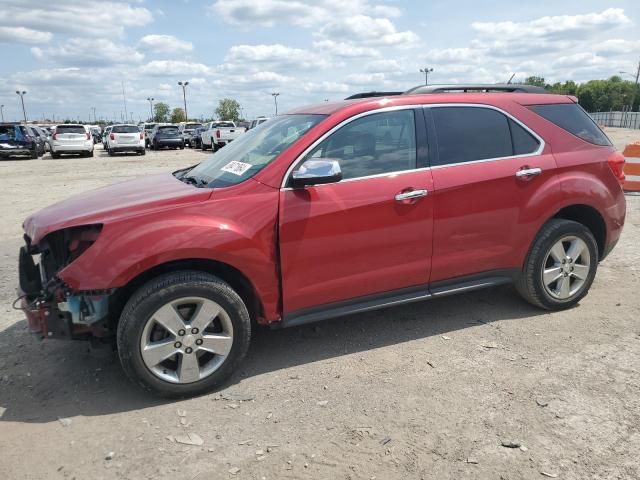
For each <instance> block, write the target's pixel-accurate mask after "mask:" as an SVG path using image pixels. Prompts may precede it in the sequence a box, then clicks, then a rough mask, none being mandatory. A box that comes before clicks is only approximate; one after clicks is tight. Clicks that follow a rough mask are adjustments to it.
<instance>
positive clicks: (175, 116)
mask: <svg viewBox="0 0 640 480" xmlns="http://www.w3.org/2000/svg"><path fill="white" fill-rule="evenodd" d="M216 115H217V117H218V118H219V119H220V120H230V121H233V122H237V121H238V120H240V103H238V101H237V100H234V99H233V98H223V99H222V100H220V101H219V102H218V107H217V108H216ZM153 121H154V122H157V123H167V122H170V123H180V122H186V121H187V118H186V116H185V114H184V109H183V108H180V107H177V108H174V109H173V110H171V108H170V107H169V105H168V104H166V103H164V102H158V103H156V104H155V105H154V106H153Z"/></svg>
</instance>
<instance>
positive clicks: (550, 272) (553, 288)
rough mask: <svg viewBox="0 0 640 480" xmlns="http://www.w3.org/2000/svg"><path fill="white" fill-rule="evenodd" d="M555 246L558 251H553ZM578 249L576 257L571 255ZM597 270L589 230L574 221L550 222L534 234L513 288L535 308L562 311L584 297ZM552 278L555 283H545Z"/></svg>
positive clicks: (596, 245)
mask: <svg viewBox="0 0 640 480" xmlns="http://www.w3.org/2000/svg"><path fill="white" fill-rule="evenodd" d="M560 242H562V243H560ZM558 245H560V248H562V250H557V247H558ZM572 249H573V250H572ZM578 250H580V253H579V254H578V255H575V254H573V253H572V251H575V252H578ZM563 254H564V258H563V260H562V261H560V258H562V255H563ZM574 257H575V258H574ZM556 259H557V260H556ZM545 270H546V271H547V277H546V279H545V278H544V276H543V272H544V271H545ZM597 270H598V244H597V242H596V239H595V238H594V236H593V234H592V233H591V231H590V230H589V229H588V228H587V227H585V226H584V225H582V224H581V223H578V222H574V221H571V220H564V219H553V220H550V221H549V222H547V223H546V224H545V225H544V226H543V227H542V229H541V230H540V232H538V235H537V236H536V238H535V240H534V242H533V245H532V247H531V250H530V251H529V254H528V255H527V259H526V261H525V264H524V268H523V270H522V274H521V276H520V278H519V279H518V280H517V282H516V288H517V289H518V292H519V293H520V295H522V297H523V298H524V299H525V300H527V301H528V302H529V303H531V304H533V305H535V306H537V307H540V308H544V309H546V310H564V309H567V308H571V307H573V306H574V305H576V304H577V303H578V302H579V301H580V300H581V299H582V298H584V297H585V295H586V294H587V293H588V292H589V288H591V284H592V283H593V279H594V278H595V275H596V271H597ZM553 278H556V280H555V281H553V282H552V283H547V282H548V281H549V280H551V279H553ZM545 280H546V281H545ZM565 282H568V283H565ZM563 287H564V288H563Z"/></svg>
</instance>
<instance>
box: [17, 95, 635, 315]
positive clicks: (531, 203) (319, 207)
mask: <svg viewBox="0 0 640 480" xmlns="http://www.w3.org/2000/svg"><path fill="white" fill-rule="evenodd" d="M571 102H572V100H571V99H570V98H568V97H564V96H557V95H538V94H517V93H491V94H487V93H481V94H471V93H469V94H432V95H416V96H398V97H391V98H383V99H381V98H374V99H361V100H352V101H346V102H336V103H323V104H320V105H315V106H311V107H305V108H301V109H298V110H297V111H296V112H292V113H319V114H325V115H328V116H327V118H325V119H324V120H323V121H321V122H320V123H318V124H317V125H316V126H315V127H313V128H312V129H311V130H309V131H308V132H307V133H306V134H305V135H303V136H302V137H301V138H299V139H298V140H297V141H296V142H295V143H294V144H293V145H291V146H290V147H289V148H288V149H286V150H285V151H284V152H282V153H281V154H280V155H279V156H278V157H277V158H276V159H275V160H274V161H272V162H271V163H270V164H269V165H268V166H266V167H265V168H264V169H263V170H261V171H260V172H258V173H257V174H256V175H255V176H254V177H253V179H251V180H247V181H245V182H243V183H241V184H239V185H236V186H233V187H227V188H220V189H213V190H211V189H206V188H196V187H194V186H193V185H187V184H185V183H182V182H180V181H179V180H177V179H176V178H174V177H173V175H171V174H169V173H167V174H164V175H158V176H151V177H146V178H142V179H138V180H133V181H128V182H124V183H121V184H117V185H112V186H109V187H105V188H102V189H98V190H95V191H93V192H88V193H85V194H82V195H79V196H76V197H73V198H71V199H69V200H65V201H63V202H60V203H58V204H56V205H53V206H51V207H48V208H45V209H43V210H41V211H40V212H38V213H36V214H34V215H32V216H30V217H29V218H28V219H27V220H26V221H25V223H24V228H25V232H26V233H27V235H29V237H30V238H31V239H32V241H33V243H34V244H37V243H38V242H39V241H40V240H42V239H43V238H44V237H45V236H46V235H47V234H49V233H51V232H54V231H57V230H60V229H63V228H68V227H73V226H78V225H86V224H93V223H100V224H102V225H103V228H102V232H101V234H100V235H99V237H98V239H97V241H96V242H95V243H94V244H93V245H92V246H91V247H90V248H89V249H88V250H87V251H86V252H84V253H83V254H82V255H81V256H80V257H79V258H77V259H76V260H74V261H73V262H72V263H71V264H69V265H68V266H66V267H65V268H63V269H62V270H61V271H60V272H58V276H59V277H60V278H61V279H62V280H63V281H64V282H65V283H67V284H68V285H69V286H70V287H71V288H73V289H76V290H80V291H82V290H103V289H113V288H119V287H122V286H124V285H127V283H128V282H130V281H132V280H133V279H135V278H136V277H137V276H138V275H140V274H142V273H144V272H146V271H148V270H149V269H152V268H154V267H157V266H159V265H162V264H165V263H167V262H173V261H178V260H198V259H203V260H214V261H217V262H223V263H226V264H228V265H230V266H232V267H234V268H236V269H237V270H239V271H240V272H241V273H242V274H243V275H244V276H245V277H246V278H247V279H249V281H250V282H251V284H252V286H253V288H254V290H255V292H256V294H257V296H258V298H259V300H260V303H261V305H262V309H263V316H262V317H261V321H264V322H267V323H268V322H274V321H277V320H279V319H280V318H281V316H282V315H283V313H290V312H293V311H297V310H300V309H304V308H308V307H314V306H319V305H322V304H328V303H332V302H337V301H341V300H347V299H351V298H354V297H360V296H365V295H369V294H373V293H379V292H386V291H389V290H395V289H399V288H403V287H409V286H414V285H422V284H427V283H429V282H435V281H439V280H445V279H449V278H455V277H460V276H464V275H470V274H474V273H479V272H483V271H487V270H496V269H503V268H520V267H521V266H522V263H523V261H524V258H525V256H526V254H527V252H528V250H529V247H530V245H531V242H532V241H533V239H534V237H535V234H536V233H537V231H538V230H539V229H540V227H541V226H542V224H544V222H546V221H547V220H548V219H549V218H551V217H552V216H553V215H554V214H556V213H557V212H558V211H559V210H560V209H561V208H563V207H564V206H568V205H574V204H584V205H589V206H592V207H593V208H594V209H596V210H597V211H598V212H599V213H600V214H601V215H602V217H603V218H604V220H605V223H606V227H607V238H606V243H607V245H611V244H613V243H615V241H616V240H617V238H618V237H619V235H620V231H621V229H622V225H623V224H624V215H625V202H624V197H623V194H622V190H621V188H620V186H619V184H618V183H617V180H616V179H615V177H614V176H613V174H612V173H611V171H610V169H609V167H608V165H607V157H608V155H609V154H610V152H611V151H612V149H611V148H610V147H596V146H594V145H590V144H587V143H585V142H584V141H582V140H580V139H578V138H576V137H574V136H572V135H571V134H569V133H567V132H565V131H564V130H562V129H560V128H558V127H556V126H555V125H553V124H551V123H550V122H548V121H546V120H544V119H543V118H542V117H540V116H538V115H537V114H535V113H534V112H532V111H531V110H529V109H528V108H527V107H526V106H524V105H531V104H543V103H571ZM433 103H466V104H470V103H474V104H487V105H492V106H495V107H498V108H500V109H502V110H504V111H506V112H509V113H511V114H512V115H513V116H515V117H516V118H518V119H520V120H521V121H522V122H524V123H525V124H527V125H528V126H529V127H530V128H531V129H533V130H534V131H535V132H536V133H537V134H538V135H539V136H540V137H541V138H542V139H543V140H544V141H545V143H546V148H545V150H544V152H543V154H542V155H540V156H535V157H527V158H509V159H500V160H493V161H486V162H477V163H468V164H464V165H452V166H447V167H438V168H433V169H422V170H416V171H412V172H410V173H403V174H399V175H386V176H385V175H381V176H376V177H371V178H366V179H358V180H351V181H343V182H340V183H335V184H327V185H319V186H314V187H308V188H306V189H302V190H295V191H294V190H291V189H281V188H280V186H281V184H282V181H283V178H284V176H285V174H286V172H287V170H288V169H289V167H290V166H291V164H292V162H293V161H294V160H295V159H296V158H297V157H298V156H299V155H300V154H301V153H302V152H303V151H304V150H305V149H307V148H308V147H309V146H310V145H311V144H312V143H313V142H314V141H315V140H317V139H318V138H319V137H320V136H322V135H323V134H324V133H326V132H327V131H329V130H330V129H332V128H333V127H334V126H336V125H338V124H339V123H341V122H342V121H344V120H346V119H349V118H351V117H352V116H354V115H357V114H359V113H362V112H365V111H370V110H376V109H380V108H384V107H393V106H401V105H423V104H425V105H426V104H433ZM525 166H528V167H539V168H542V170H543V173H542V174H541V175H539V176H537V177H534V178H532V179H530V180H528V181H522V180H517V179H516V178H515V173H516V171H517V170H519V169H520V168H522V167H525ZM410 188H413V189H427V190H428V191H429V194H428V195H427V196H426V197H422V198H420V199H418V200H417V201H415V202H414V203H400V202H396V201H395V200H394V197H395V195H396V194H397V193H400V192H402V191H404V190H406V189H410Z"/></svg>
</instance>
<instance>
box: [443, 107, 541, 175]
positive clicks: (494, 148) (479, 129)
mask: <svg viewBox="0 0 640 480" xmlns="http://www.w3.org/2000/svg"><path fill="white" fill-rule="evenodd" d="M432 112H433V119H434V122H435V126H436V137H437V140H438V157H439V158H438V160H437V161H435V162H434V163H433V164H434V165H449V164H454V163H464V162H473V161H476V160H487V159H491V158H503V157H511V156H514V155H523V154H527V153H533V152H535V151H536V150H537V149H538V147H539V143H538V140H537V139H536V138H535V137H533V136H532V135H531V134H530V133H529V132H527V131H526V130H525V129H524V128H522V127H521V126H520V125H518V124H517V123H516V122H514V121H513V120H511V119H510V118H508V117H507V116H506V115H504V114H502V113H500V112H498V111H496V110H493V109H490V108H481V107H436V108H433V109H432Z"/></svg>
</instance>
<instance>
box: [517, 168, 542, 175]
mask: <svg viewBox="0 0 640 480" xmlns="http://www.w3.org/2000/svg"><path fill="white" fill-rule="evenodd" d="M541 173H542V169H541V168H539V167H535V168H526V169H524V170H518V171H517V172H516V177H517V178H530V177H535V176H538V175H540V174H541Z"/></svg>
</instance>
